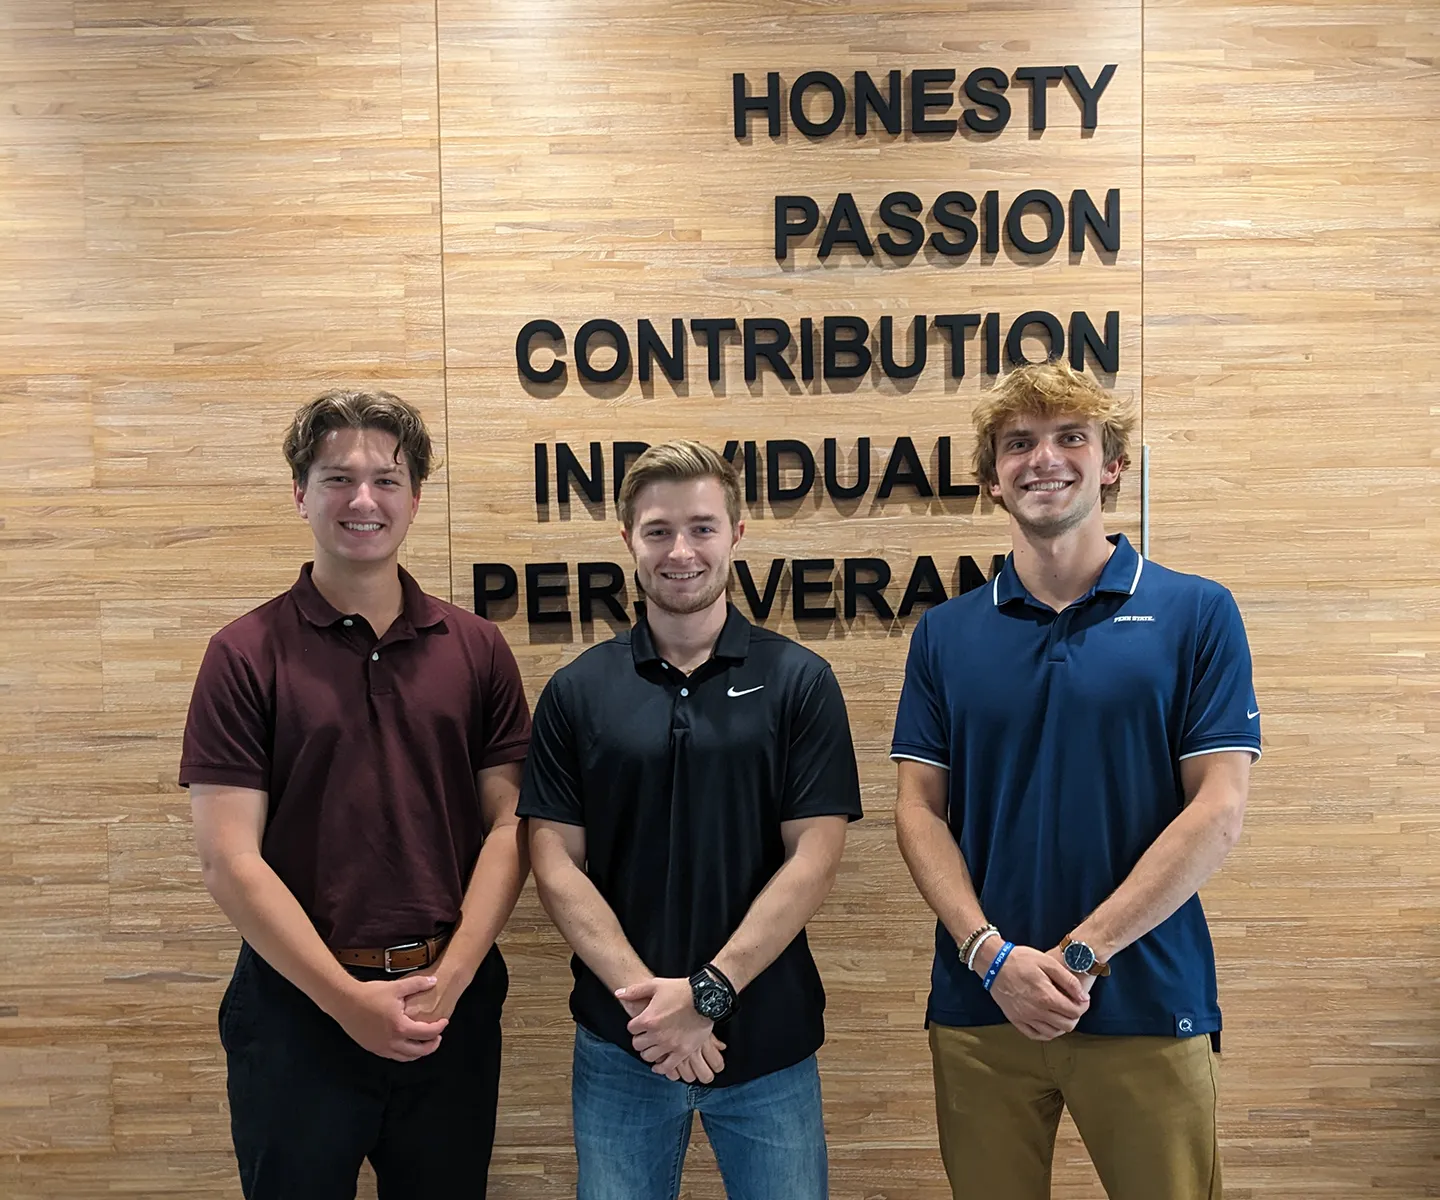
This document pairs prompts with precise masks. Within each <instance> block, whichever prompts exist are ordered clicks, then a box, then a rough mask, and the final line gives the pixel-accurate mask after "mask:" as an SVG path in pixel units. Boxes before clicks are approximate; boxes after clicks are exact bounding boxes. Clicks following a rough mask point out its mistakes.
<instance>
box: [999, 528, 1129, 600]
mask: <svg viewBox="0 0 1440 1200" xmlns="http://www.w3.org/2000/svg"><path fill="white" fill-rule="evenodd" d="M1106 540H1107V541H1108V542H1109V543H1110V544H1111V545H1112V546H1114V547H1115V552H1114V553H1113V554H1111V555H1110V558H1109V560H1108V561H1107V562H1106V563H1105V566H1104V567H1103V568H1102V569H1101V571H1100V578H1099V579H1097V580H1096V581H1095V586H1094V587H1093V588H1091V589H1090V591H1089V592H1088V593H1087V594H1086V595H1085V596H1084V597H1082V599H1089V598H1090V596H1094V595H1097V594H1099V593H1100V592H1109V593H1111V594H1112V595H1118V596H1133V595H1134V594H1135V589H1136V588H1137V587H1139V586H1140V575H1141V573H1142V572H1143V571H1144V569H1145V560H1144V558H1142V557H1141V556H1140V553H1139V552H1138V551H1137V550H1136V549H1135V547H1134V546H1132V545H1131V544H1130V539H1129V538H1127V537H1126V536H1125V535H1124V534H1123V533H1112V534H1111V535H1110V536H1109V537H1108V538H1107V539H1106ZM990 595H991V597H992V599H993V600H994V601H995V607H996V608H1003V607H1004V606H1005V605H1007V604H1010V603H1011V602H1013V601H1015V600H1029V601H1031V603H1034V600H1033V598H1032V597H1031V595H1030V593H1029V592H1027V591H1026V590H1025V585H1024V584H1023V583H1021V582H1020V576H1019V575H1017V574H1016V572H1015V555H1014V553H1013V552H1011V553H1010V554H1007V555H1006V556H1005V565H1004V566H1003V567H1001V568H1000V573H999V574H998V575H996V576H995V582H994V583H993V584H991V586H990Z"/></svg>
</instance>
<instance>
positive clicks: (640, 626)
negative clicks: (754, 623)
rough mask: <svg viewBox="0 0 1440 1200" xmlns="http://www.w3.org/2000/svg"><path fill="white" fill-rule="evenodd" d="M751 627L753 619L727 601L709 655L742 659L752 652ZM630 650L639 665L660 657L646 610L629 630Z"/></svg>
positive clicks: (654, 660)
mask: <svg viewBox="0 0 1440 1200" xmlns="http://www.w3.org/2000/svg"><path fill="white" fill-rule="evenodd" d="M750 629H751V625H750V622H749V621H747V620H746V619H745V617H744V616H743V615H742V614H741V612H740V610H739V609H738V608H736V607H735V606H734V605H733V604H729V603H727V604H726V605H725V624H724V625H723V626H721V629H720V636H719V637H718V638H716V639H715V649H714V650H713V651H712V652H711V654H710V657H711V658H733V659H739V660H740V661H742V662H743V661H744V659H745V656H746V655H747V654H749V653H750ZM630 653H631V654H632V655H633V656H634V658H635V665H636V666H637V667H639V666H643V665H645V664H646V663H653V662H659V661H660V652H659V651H658V650H656V649H655V639H654V638H653V637H652V636H651V634H650V623H649V622H648V621H647V620H646V619H645V617H644V615H643V614H642V615H641V616H640V617H639V618H638V619H637V620H636V622H635V628H634V629H633V630H631V632H630Z"/></svg>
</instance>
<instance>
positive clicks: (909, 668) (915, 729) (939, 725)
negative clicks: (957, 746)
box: [890, 610, 950, 771]
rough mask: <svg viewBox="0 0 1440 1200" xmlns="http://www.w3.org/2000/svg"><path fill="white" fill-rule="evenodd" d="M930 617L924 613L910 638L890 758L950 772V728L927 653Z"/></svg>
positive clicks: (929, 654) (928, 653)
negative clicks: (927, 765)
mask: <svg viewBox="0 0 1440 1200" xmlns="http://www.w3.org/2000/svg"><path fill="white" fill-rule="evenodd" d="M931 611H932V612H933V611H934V610H931ZM930 616H931V613H930V612H927V613H926V614H925V615H924V616H923V617H921V618H920V622H919V624H918V625H916V626H915V632H914V634H913V635H912V636H911V638H910V653H909V656H908V657H907V658H906V660H905V684H904V686H903V687H902V688H901V690H900V706H899V708H898V709H897V710H896V712H895V736H894V738H892V739H891V742H890V757H891V758H909V759H915V760H917V761H919V762H925V763H929V764H930V765H931V766H935V767H943V768H944V769H945V770H947V771H948V770H949V769H950V728H949V723H948V722H947V721H946V719H945V709H944V705H943V704H942V697H941V695H940V690H939V688H938V687H937V685H936V681H935V679H934V669H933V665H932V662H931V653H930Z"/></svg>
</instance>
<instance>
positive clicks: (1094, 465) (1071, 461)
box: [990, 413, 1121, 538]
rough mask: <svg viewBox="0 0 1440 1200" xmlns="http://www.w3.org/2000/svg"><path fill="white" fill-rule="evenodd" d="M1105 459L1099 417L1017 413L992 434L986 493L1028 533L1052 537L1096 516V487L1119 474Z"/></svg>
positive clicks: (1097, 489) (1103, 485)
mask: <svg viewBox="0 0 1440 1200" xmlns="http://www.w3.org/2000/svg"><path fill="white" fill-rule="evenodd" d="M1120 471H1121V464H1120V462H1119V461H1118V460H1117V461H1115V462H1110V463H1107V462H1105V455H1104V450H1103V446H1102V437H1101V431H1100V425H1099V422H1097V421H1094V420H1090V419H1088V418H1086V417H1084V416H1081V415H1079V414H1076V413H1061V414H1058V415H1056V416H1044V415H1040V414H1020V415H1018V416H1015V417H1012V418H1010V419H1009V420H1007V421H1006V422H1005V423H1004V424H1003V425H1002V426H1001V427H1000V429H999V430H998V431H997V432H996V434H995V477H996V482H995V483H992V484H991V485H990V495H991V498H992V499H994V500H996V501H997V502H999V503H1002V504H1003V505H1004V506H1005V509H1006V511H1007V512H1009V514H1010V516H1011V518H1012V519H1013V520H1014V521H1015V522H1016V524H1018V525H1019V526H1020V527H1021V529H1023V530H1024V531H1025V532H1026V533H1027V534H1028V535H1029V536H1031V537H1037V538H1056V537H1059V536H1061V535H1062V534H1064V533H1068V532H1069V531H1070V530H1072V529H1076V528H1078V527H1079V526H1081V525H1083V524H1084V523H1085V522H1086V521H1087V520H1089V519H1090V518H1091V517H1092V516H1094V517H1095V518H1096V519H1098V515H1099V508H1100V490H1101V488H1102V487H1105V486H1108V485H1109V484H1112V483H1114V482H1115V481H1116V480H1118V479H1119V478H1120Z"/></svg>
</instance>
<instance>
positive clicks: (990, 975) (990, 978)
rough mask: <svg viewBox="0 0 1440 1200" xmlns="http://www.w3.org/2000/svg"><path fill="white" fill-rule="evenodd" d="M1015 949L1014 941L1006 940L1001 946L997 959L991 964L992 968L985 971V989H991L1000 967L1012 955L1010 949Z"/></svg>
mask: <svg viewBox="0 0 1440 1200" xmlns="http://www.w3.org/2000/svg"><path fill="white" fill-rule="evenodd" d="M1013 949H1015V943H1014V942H1006V943H1005V944H1004V945H1003V946H1001V947H1000V949H999V951H998V952H997V953H996V955H995V961H994V962H992V963H991V964H990V969H989V970H988V971H986V972H985V990H986V991H987V992H988V991H989V990H990V985H991V984H992V983H994V982H995V976H997V975H998V974H1000V968H1001V967H1003V966H1004V965H1005V960H1006V959H1007V958H1009V957H1010V951H1012V950H1013Z"/></svg>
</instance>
